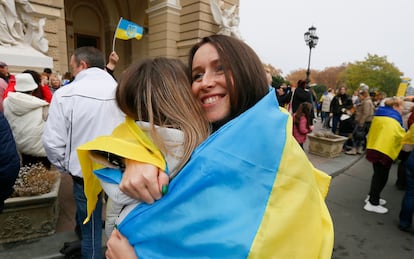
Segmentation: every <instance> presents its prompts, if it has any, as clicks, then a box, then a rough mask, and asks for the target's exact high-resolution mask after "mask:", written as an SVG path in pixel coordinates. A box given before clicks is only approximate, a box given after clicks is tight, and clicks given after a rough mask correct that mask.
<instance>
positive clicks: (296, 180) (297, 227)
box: [249, 118, 334, 259]
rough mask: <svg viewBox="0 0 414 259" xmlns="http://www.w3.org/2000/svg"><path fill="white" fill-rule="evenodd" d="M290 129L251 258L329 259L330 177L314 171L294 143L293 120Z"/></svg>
mask: <svg viewBox="0 0 414 259" xmlns="http://www.w3.org/2000/svg"><path fill="white" fill-rule="evenodd" d="M287 125H288V126H287V132H286V137H287V140H286V144H285V148H284V151H283V154H284V155H283V157H282V160H281V163H280V167H279V171H278V173H277V177H276V181H275V184H274V186H273V190H272V193H271V195H270V197H269V201H268V207H267V210H266V214H265V215H264V218H263V220H262V223H261V225H260V227H259V229H258V231H257V235H256V237H255V239H254V241H253V245H252V247H251V250H250V254H249V258H266V257H265V256H264V255H266V254H267V255H270V254H271V255H272V258H322V259H324V258H326V259H328V258H331V256H332V249H333V243H334V231H333V224H332V219H331V217H330V214H329V211H328V208H327V206H326V204H325V197H326V195H327V194H328V189H329V184H330V179H331V177H330V176H329V175H327V174H325V173H323V172H321V171H319V170H318V169H316V168H314V167H313V165H312V164H311V163H310V162H309V160H308V158H307V157H306V154H305V153H304V152H303V150H302V149H301V147H300V146H299V145H298V144H297V142H296V141H295V140H294V138H293V137H292V127H291V126H289V125H292V122H291V118H289V121H288V123H287ZM298 161H301V162H300V163H298ZM303 172H308V174H303ZM292 247H294V249H292Z"/></svg>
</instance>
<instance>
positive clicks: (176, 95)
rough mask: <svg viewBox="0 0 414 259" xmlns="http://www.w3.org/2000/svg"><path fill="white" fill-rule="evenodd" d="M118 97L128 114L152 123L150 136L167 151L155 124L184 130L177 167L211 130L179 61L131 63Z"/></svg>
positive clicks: (183, 67) (120, 83)
mask: <svg viewBox="0 0 414 259" xmlns="http://www.w3.org/2000/svg"><path fill="white" fill-rule="evenodd" d="M116 100H117V103H118V106H119V108H120V109H121V110H122V111H123V112H124V113H125V114H126V115H127V116H129V117H131V118H133V119H135V120H138V121H146V122H149V123H150V127H151V130H150V135H151V138H152V139H153V141H154V143H155V145H157V147H158V148H160V150H161V151H162V152H163V153H164V154H165V153H167V152H168V150H166V147H165V145H164V143H163V141H162V138H161V137H160V136H158V135H157V132H156V130H155V125H157V126H161V127H169V128H175V129H179V130H182V131H183V133H184V147H183V151H184V152H183V156H182V158H181V161H180V163H179V165H178V166H177V170H179V169H180V168H181V167H182V166H183V165H184V164H185V163H186V162H187V161H188V159H189V158H190V156H191V153H192V152H193V150H194V149H195V148H196V147H197V146H198V145H199V144H200V143H201V142H203V141H204V140H205V139H206V138H207V137H208V135H209V133H210V128H209V123H208V121H207V119H206V118H205V116H204V112H203V110H202V108H201V107H200V105H199V104H198V103H197V102H196V100H195V98H194V96H193V94H192V92H191V87H190V82H189V81H188V78H187V76H186V67H185V65H184V64H183V63H182V62H181V61H179V60H176V59H169V58H162V57H158V58H155V59H145V60H143V61H141V62H137V63H134V64H132V65H130V66H129V67H128V68H127V69H126V70H125V72H124V73H123V74H122V78H121V80H120V82H119V85H118V88H117V90H116ZM172 155H174V154H172Z"/></svg>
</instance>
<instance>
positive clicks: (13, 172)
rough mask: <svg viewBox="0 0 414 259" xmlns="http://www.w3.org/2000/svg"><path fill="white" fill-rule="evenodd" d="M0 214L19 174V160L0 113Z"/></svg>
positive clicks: (7, 126)
mask: <svg viewBox="0 0 414 259" xmlns="http://www.w3.org/2000/svg"><path fill="white" fill-rule="evenodd" d="M0 147H1V148H0V212H1V211H2V210H3V207H4V200H6V199H7V198H8V197H10V195H11V194H12V193H13V185H14V182H15V181H16V178H17V176H18V174H19V169H20V158H19V154H18V153H17V148H16V143H15V142H14V137H13V133H12V130H11V128H10V125H9V123H8V121H7V119H6V117H4V115H3V113H2V112H0Z"/></svg>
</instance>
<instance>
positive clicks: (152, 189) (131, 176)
mask: <svg viewBox="0 0 414 259" xmlns="http://www.w3.org/2000/svg"><path fill="white" fill-rule="evenodd" d="M125 165H126V169H125V172H124V174H123V176H122V180H121V184H120V186H119V187H120V189H121V191H123V192H124V193H125V194H127V195H128V196H130V197H132V198H135V199H139V200H141V201H143V202H145V203H149V204H151V203H153V202H154V201H156V200H159V199H161V197H162V193H163V189H164V190H165V188H166V187H167V186H168V183H169V181H170V178H169V177H168V175H167V174H166V173H165V172H163V171H161V170H159V168H158V167H156V166H154V165H152V164H144V163H141V162H138V161H134V160H128V159H126V160H125ZM164 192H165V191H164Z"/></svg>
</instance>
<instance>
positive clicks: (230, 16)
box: [210, 0, 242, 39]
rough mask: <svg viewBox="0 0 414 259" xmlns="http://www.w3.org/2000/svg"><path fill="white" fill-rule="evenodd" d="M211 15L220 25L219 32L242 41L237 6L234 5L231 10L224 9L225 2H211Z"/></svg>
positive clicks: (212, 0) (215, 0) (211, 0)
mask: <svg viewBox="0 0 414 259" xmlns="http://www.w3.org/2000/svg"><path fill="white" fill-rule="evenodd" d="M210 6H211V13H212V14H213V18H214V21H215V22H216V23H217V24H218V25H219V28H220V30H219V32H218V33H217V34H223V35H227V36H233V37H236V38H238V39H242V37H241V34H240V31H239V22H240V19H239V15H238V14H237V12H236V9H237V6H236V5H233V6H231V7H230V8H224V2H223V1H221V0H219V1H218V2H217V0H210Z"/></svg>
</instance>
